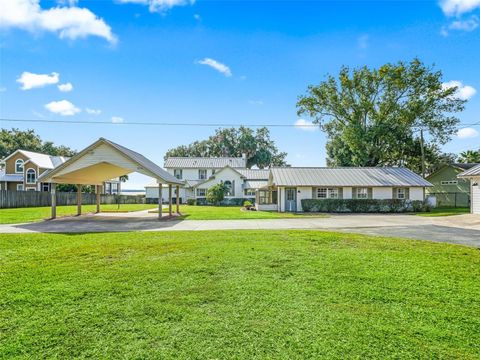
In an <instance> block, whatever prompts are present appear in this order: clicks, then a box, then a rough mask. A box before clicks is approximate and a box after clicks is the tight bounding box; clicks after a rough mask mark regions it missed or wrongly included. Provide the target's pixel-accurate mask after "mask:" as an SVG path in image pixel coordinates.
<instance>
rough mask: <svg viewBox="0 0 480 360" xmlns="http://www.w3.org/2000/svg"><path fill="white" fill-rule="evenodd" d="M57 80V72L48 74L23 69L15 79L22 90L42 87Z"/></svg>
mask: <svg viewBox="0 0 480 360" xmlns="http://www.w3.org/2000/svg"><path fill="white" fill-rule="evenodd" d="M58 81H59V74H58V73H56V72H52V73H51V74H50V75H49V74H34V73H31V72H28V71H24V72H23V73H22V75H20V77H19V78H18V79H17V82H18V83H20V84H22V87H21V89H22V90H30V89H33V88H39V87H44V86H47V85H52V84H56V83H58Z"/></svg>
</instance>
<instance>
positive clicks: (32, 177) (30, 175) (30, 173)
mask: <svg viewBox="0 0 480 360" xmlns="http://www.w3.org/2000/svg"><path fill="white" fill-rule="evenodd" d="M36 181H37V172H36V171H35V169H28V170H27V184H35V182H36Z"/></svg>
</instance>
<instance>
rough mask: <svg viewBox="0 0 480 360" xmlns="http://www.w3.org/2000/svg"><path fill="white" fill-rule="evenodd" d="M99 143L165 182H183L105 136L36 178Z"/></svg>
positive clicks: (58, 169)
mask: <svg viewBox="0 0 480 360" xmlns="http://www.w3.org/2000/svg"><path fill="white" fill-rule="evenodd" d="M101 144H106V145H110V146H111V147H113V148H115V149H116V150H117V151H119V152H120V153H121V154H123V155H124V156H125V157H127V158H128V159H130V160H131V161H133V162H134V163H137V164H138V165H140V166H141V167H142V168H144V169H145V170H147V171H148V172H149V173H151V174H152V175H153V176H154V177H156V178H157V179H159V180H163V181H165V182H167V183H173V184H178V185H183V184H184V182H183V181H181V180H178V179H177V178H176V177H174V176H173V175H171V174H170V173H168V172H167V171H166V170H164V169H162V168H161V167H159V166H158V165H157V164H155V163H154V162H152V161H150V160H149V159H147V158H146V157H145V156H143V155H141V154H139V153H137V152H135V151H133V150H130V149H128V148H126V147H124V146H122V145H119V144H117V143H114V142H113V141H110V140H107V139H105V138H100V139H98V140H97V141H95V142H94V143H93V144H91V145H90V146H87V147H86V148H85V149H83V150H82V151H80V152H79V153H78V154H76V155H75V156H73V157H71V158H70V159H68V160H67V161H66V162H64V163H63V164H61V165H60V166H57V167H56V168H54V169H52V170H49V171H46V172H44V173H43V174H42V175H40V176H39V178H38V179H39V180H40V179H45V178H50V179H51V178H52V177H53V176H55V174H56V173H58V172H59V171H60V170H62V169H64V168H65V167H67V166H68V165H70V164H72V163H74V162H75V161H77V160H78V159H80V158H81V157H82V156H84V155H85V154H87V153H88V152H89V151H91V150H93V149H94V148H96V147H97V146H99V145H101Z"/></svg>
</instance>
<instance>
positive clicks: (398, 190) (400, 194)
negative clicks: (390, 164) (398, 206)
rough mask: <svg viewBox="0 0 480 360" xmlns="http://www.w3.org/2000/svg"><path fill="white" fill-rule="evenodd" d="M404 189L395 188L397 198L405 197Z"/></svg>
mask: <svg viewBox="0 0 480 360" xmlns="http://www.w3.org/2000/svg"><path fill="white" fill-rule="evenodd" d="M406 193H407V192H406V191H405V189H404V188H398V189H397V199H405V198H406Z"/></svg>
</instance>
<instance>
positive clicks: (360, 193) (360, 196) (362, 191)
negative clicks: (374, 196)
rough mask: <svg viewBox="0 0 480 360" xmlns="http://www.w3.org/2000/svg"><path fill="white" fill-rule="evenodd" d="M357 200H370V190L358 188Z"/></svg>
mask: <svg viewBox="0 0 480 360" xmlns="http://www.w3.org/2000/svg"><path fill="white" fill-rule="evenodd" d="M357 199H368V188H357Z"/></svg>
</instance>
